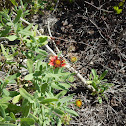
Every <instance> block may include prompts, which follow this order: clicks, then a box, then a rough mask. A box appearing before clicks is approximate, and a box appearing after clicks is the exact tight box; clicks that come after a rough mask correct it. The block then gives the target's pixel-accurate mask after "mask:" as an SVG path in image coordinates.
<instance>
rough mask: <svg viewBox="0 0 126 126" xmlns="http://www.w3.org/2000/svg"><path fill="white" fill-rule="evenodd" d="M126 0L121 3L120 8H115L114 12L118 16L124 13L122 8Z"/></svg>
mask: <svg viewBox="0 0 126 126" xmlns="http://www.w3.org/2000/svg"><path fill="white" fill-rule="evenodd" d="M124 3H125V0H123V1H121V2H120V3H119V4H118V6H114V7H113V8H114V10H115V12H116V13H117V14H120V13H121V12H122V8H123V6H124Z"/></svg>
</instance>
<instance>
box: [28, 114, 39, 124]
mask: <svg viewBox="0 0 126 126" xmlns="http://www.w3.org/2000/svg"><path fill="white" fill-rule="evenodd" d="M28 118H32V119H34V120H35V121H36V122H37V121H38V118H37V117H36V116H34V115H33V114H31V113H30V114H29V115H28Z"/></svg>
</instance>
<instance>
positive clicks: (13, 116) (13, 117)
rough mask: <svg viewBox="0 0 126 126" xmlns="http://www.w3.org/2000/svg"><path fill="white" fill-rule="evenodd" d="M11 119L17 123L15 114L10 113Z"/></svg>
mask: <svg viewBox="0 0 126 126" xmlns="http://www.w3.org/2000/svg"><path fill="white" fill-rule="evenodd" d="M10 117H11V118H12V119H13V120H14V121H16V118H15V115H14V113H13V112H10Z"/></svg>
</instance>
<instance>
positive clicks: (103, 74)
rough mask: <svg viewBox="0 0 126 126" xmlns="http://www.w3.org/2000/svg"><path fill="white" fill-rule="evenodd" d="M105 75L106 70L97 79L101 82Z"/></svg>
mask: <svg viewBox="0 0 126 126" xmlns="http://www.w3.org/2000/svg"><path fill="white" fill-rule="evenodd" d="M107 73H108V70H105V71H104V72H103V73H102V74H101V76H100V77H99V80H102V79H103V78H104V77H105V76H106V74H107Z"/></svg>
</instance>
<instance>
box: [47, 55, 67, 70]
mask: <svg viewBox="0 0 126 126" xmlns="http://www.w3.org/2000/svg"><path fill="white" fill-rule="evenodd" d="M49 65H50V66H54V67H55V68H56V67H64V66H66V63H65V60H62V58H59V57H58V56H51V57H50V62H49Z"/></svg>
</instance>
